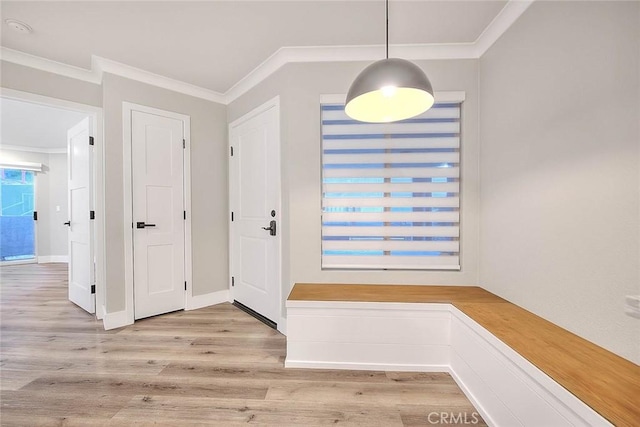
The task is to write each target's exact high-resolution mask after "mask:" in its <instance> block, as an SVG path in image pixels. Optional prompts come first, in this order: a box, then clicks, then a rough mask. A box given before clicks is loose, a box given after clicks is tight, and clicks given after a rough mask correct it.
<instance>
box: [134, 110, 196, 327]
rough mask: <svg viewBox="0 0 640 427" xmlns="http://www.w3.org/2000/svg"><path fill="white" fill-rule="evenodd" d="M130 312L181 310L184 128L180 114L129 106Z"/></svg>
mask: <svg viewBox="0 0 640 427" xmlns="http://www.w3.org/2000/svg"><path fill="white" fill-rule="evenodd" d="M131 132H132V134H131V145H132V147H131V155H132V160H131V161H132V186H133V188H132V190H133V206H132V209H133V282H134V283H133V286H134V317H135V318H136V319H141V318H143V317H149V316H155V315H157V314H162V313H168V312H170V311H175V310H180V309H183V308H184V305H185V289H184V280H185V279H184V277H185V273H184V262H185V261H184V253H185V251H184V235H185V232H184V217H183V211H184V187H183V179H184V159H183V156H184V150H183V137H184V129H183V122H182V121H181V120H178V119H175V118H170V117H163V116H159V115H155V114H148V113H143V112H140V111H133V112H132V115H131Z"/></svg>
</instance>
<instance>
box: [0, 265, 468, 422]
mask: <svg viewBox="0 0 640 427" xmlns="http://www.w3.org/2000/svg"><path fill="white" fill-rule="evenodd" d="M0 273H1V275H2V280H1V281H2V284H1V285H0V389H2V391H1V392H0V393H1V395H0V400H1V406H0V425H2V426H20V427H23V426H28V427H31V426H89V427H91V426H117V427H120V426H122V427H124V426H127V427H129V426H172V427H173V426H181V427H182V426H222V427H226V426H234V425H244V424H247V423H248V424H251V425H258V426H278V427H282V426H323V425H336V424H337V425H345V426H373V427H376V426H380V427H394V426H402V425H403V423H404V424H405V425H416V423H419V422H420V421H421V420H423V418H421V417H423V415H424V414H423V413H422V412H421V408H425V409H429V408H442V410H449V409H450V410H457V409H459V408H473V407H472V406H471V403H470V402H469V401H468V400H467V399H466V397H465V396H464V394H463V393H462V392H461V391H460V389H459V388H458V387H457V385H456V384H455V382H454V381H453V379H452V378H451V377H450V376H449V375H448V374H442V373H407V372H403V373H400V372H382V371H378V372H367V371H343V370H339V371H333V370H306V369H285V368H284V357H285V354H286V338H285V337H284V336H283V335H281V334H280V333H279V332H278V331H276V330H274V329H272V328H269V327H267V326H266V325H264V324H262V323H261V322H259V321H257V320H256V319H254V318H253V317H251V316H249V315H248V314H246V313H244V312H243V311H241V310H239V309H237V308H236V307H234V306H233V305H231V304H228V303H225V304H220V305H216V306H213V307H207V308H204V309H200V310H193V311H188V312H185V311H183V312H175V313H170V314H167V315H164V316H158V317H153V318H150V319H145V320H142V321H137V322H136V323H135V324H134V325H131V326H128V327H125V328H120V329H115V330H112V331H105V330H104V329H103V326H102V322H100V321H97V320H96V319H95V318H94V317H92V316H90V315H88V314H87V313H85V312H84V311H82V310H81V309H80V308H78V307H77V306H75V305H74V304H72V303H70V302H69V301H68V300H67V282H66V277H67V270H66V266H65V265H58V264H40V265H38V264H32V265H28V266H10V267H5V266H3V267H2V270H1V272H0ZM465 410H466V409H465Z"/></svg>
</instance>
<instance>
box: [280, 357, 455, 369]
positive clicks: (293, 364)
mask: <svg viewBox="0 0 640 427" xmlns="http://www.w3.org/2000/svg"><path fill="white" fill-rule="evenodd" d="M284 367H285V368H306V369H347V370H350V371H398V372H400V371H402V372H449V366H447V365H402V364H394V363H354V362H325V361H322V362H313V361H307V360H289V359H287V360H285V362H284Z"/></svg>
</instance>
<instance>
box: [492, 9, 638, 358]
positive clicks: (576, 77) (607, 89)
mask: <svg viewBox="0 0 640 427" xmlns="http://www.w3.org/2000/svg"><path fill="white" fill-rule="evenodd" d="M639 58H640V3H638V2H615V1H612V2H585V3H582V2H535V3H534V4H533V5H532V6H531V7H530V8H529V9H528V10H527V11H526V12H525V14H524V15H523V16H522V17H521V18H520V19H519V20H518V21H517V22H516V23H515V24H514V25H513V26H512V27H511V28H510V29H509V30H508V31H507V32H506V33H505V34H504V35H503V36H502V38H501V39H500V40H498V42H497V43H496V44H495V45H494V46H493V47H492V48H491V49H490V50H489V51H488V52H487V53H486V54H485V55H484V56H483V57H482V59H481V61H480V94H481V102H480V112H481V132H480V140H481V156H480V164H481V174H480V183H481V210H480V225H481V237H480V283H481V284H482V286H483V287H485V288H487V289H488V290H490V291H492V292H494V293H496V294H498V295H500V296H502V297H504V298H506V299H508V300H510V301H512V302H514V303H516V304H518V305H520V306H522V307H524V308H526V309H528V310H531V311H532V312H534V313H536V314H538V315H540V316H542V317H544V318H546V319H548V320H550V321H552V322H554V323H556V324H558V325H560V326H562V327H564V328H566V329H568V330H570V331H573V332H575V333H577V334H578V335H581V336H582V337H584V338H586V339H588V340H590V341H593V342H595V343H597V344H599V345H601V346H603V347H605V348H607V349H609V350H611V351H613V352H615V353H618V354H619V355H621V356H623V357H625V358H627V359H630V360H632V361H635V362H636V363H639V362H640V320H637V319H633V318H631V317H628V316H626V315H625V314H624V296H625V295H631V294H639V293H640V276H639V272H640V265H639V264H640V252H639V245H640V244H639V242H640V211H639V204H640V191H639V190H640V187H639V164H640V161H639V141H640V130H639V123H640V65H639V64H640V60H639Z"/></svg>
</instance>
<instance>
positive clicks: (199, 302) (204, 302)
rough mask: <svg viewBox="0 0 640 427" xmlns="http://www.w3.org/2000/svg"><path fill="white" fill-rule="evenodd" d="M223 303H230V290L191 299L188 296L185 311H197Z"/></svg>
mask: <svg viewBox="0 0 640 427" xmlns="http://www.w3.org/2000/svg"><path fill="white" fill-rule="evenodd" d="M223 302H229V290H224V291H217V292H211V293H208V294H204V295H196V296H191V297H189V296H188V297H187V302H186V304H185V308H184V309H185V310H197V309H199V308H204V307H209V306H211V305H216V304H222V303H223Z"/></svg>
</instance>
